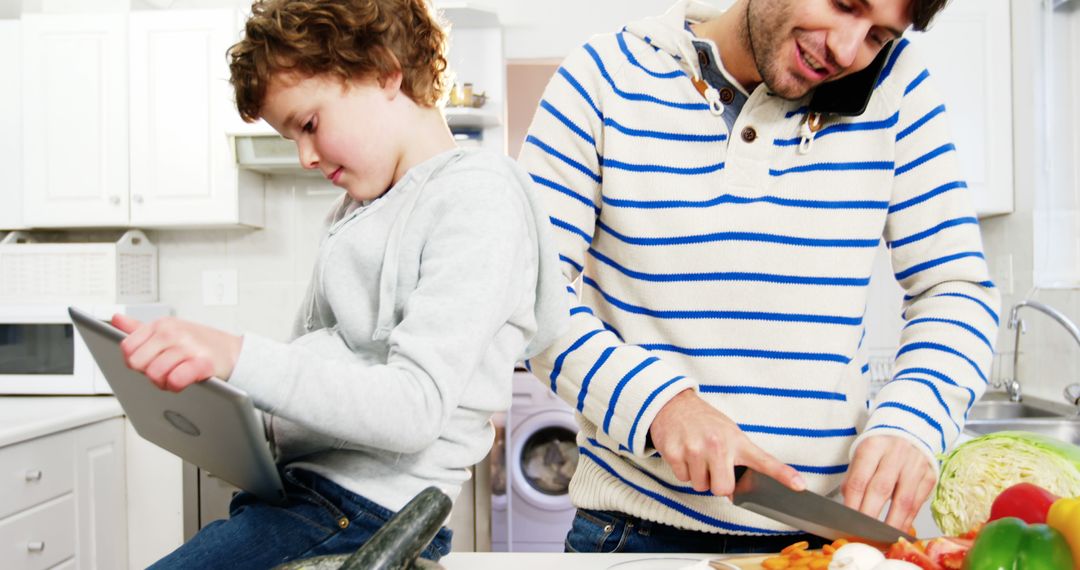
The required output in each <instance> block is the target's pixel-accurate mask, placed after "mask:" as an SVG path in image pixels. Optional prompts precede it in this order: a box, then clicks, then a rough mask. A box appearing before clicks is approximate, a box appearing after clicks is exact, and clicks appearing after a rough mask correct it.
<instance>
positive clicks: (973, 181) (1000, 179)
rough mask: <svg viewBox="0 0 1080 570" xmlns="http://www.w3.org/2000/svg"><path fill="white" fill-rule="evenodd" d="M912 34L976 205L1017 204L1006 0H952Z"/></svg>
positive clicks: (984, 210)
mask: <svg viewBox="0 0 1080 570" xmlns="http://www.w3.org/2000/svg"><path fill="white" fill-rule="evenodd" d="M908 35H909V37H910V38H911V40H912V42H914V43H915V44H917V45H918V46H919V47H920V51H921V52H922V55H923V57H924V60H925V62H926V65H927V67H928V68H929V70H930V73H931V74H932V75H933V77H934V79H935V80H936V81H937V85H938V87H939V89H940V90H941V92H942V95H943V96H944V98H945V108H946V109H947V111H948V116H949V121H950V123H951V124H952V132H953V137H954V139H955V142H956V148H957V149H958V151H959V153H960V162H961V165H962V166H963V168H964V176H965V177H966V179H967V183H968V187H969V188H970V189H971V194H972V198H973V200H974V203H975V211H976V213H977V214H978V215H979V216H980V217H982V216H991V215H997V214H1007V213H1009V212H1012V211H1013V125H1012V72H1011V69H1012V66H1011V64H1010V61H1012V46H1011V42H1010V37H1011V34H1010V25H1009V0H954V1H953V2H950V3H949V5H948V6H947V7H946V8H945V9H944V10H943V11H942V12H941V14H939V15H938V17H937V19H936V20H935V21H934V24H933V26H932V27H931V30H930V31H929V32H928V33H926V34H918V33H915V34H908Z"/></svg>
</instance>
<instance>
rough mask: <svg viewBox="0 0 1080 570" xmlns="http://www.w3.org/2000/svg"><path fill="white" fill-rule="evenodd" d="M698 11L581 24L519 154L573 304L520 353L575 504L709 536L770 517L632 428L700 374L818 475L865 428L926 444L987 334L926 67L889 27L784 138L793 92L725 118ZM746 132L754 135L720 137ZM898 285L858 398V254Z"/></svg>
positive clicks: (717, 400)
mask: <svg viewBox="0 0 1080 570" xmlns="http://www.w3.org/2000/svg"><path fill="white" fill-rule="evenodd" d="M712 15H715V14H714V13H713V12H711V9H710V8H707V7H705V6H703V5H700V4H696V3H680V4H678V5H676V6H675V7H674V8H673V9H672V10H671V11H670V12H669V13H668V14H666V15H664V16H662V17H660V18H652V19H648V20H645V21H642V22H638V23H635V24H631V25H630V26H628V27H627V28H626V29H625V30H624V31H622V32H619V33H616V34H610V35H606V36H599V37H596V38H594V39H593V40H591V41H590V42H589V43H588V44H587V45H586V46H585V47H584V48H583V49H581V50H579V51H578V52H576V53H574V54H572V55H571V56H570V57H569V58H568V59H567V60H566V61H565V62H564V64H563V65H562V67H561V68H560V69H559V70H558V72H557V73H556V74H555V76H554V77H553V79H552V81H551V83H550V84H549V86H548V88H547V90H546V91H545V94H544V97H543V101H542V103H541V105H540V108H539V109H538V111H537V114H536V117H535V119H534V122H533V125H532V127H531V128H530V131H529V136H528V138H527V142H526V144H525V146H524V147H523V149H522V157H521V160H522V161H523V163H524V165H525V166H526V168H527V169H528V170H529V172H530V173H531V174H532V177H533V179H534V181H536V183H537V184H538V186H539V187H540V191H541V195H542V197H543V198H545V199H546V201H547V204H548V209H549V212H550V214H551V219H552V223H553V224H554V226H555V227H556V231H555V233H556V238H557V239H558V241H559V244H560V248H559V249H560V252H561V259H562V261H563V264H564V273H565V274H566V276H567V278H568V281H570V282H571V283H572V284H573V286H572V287H570V288H568V294H569V295H572V296H573V297H574V303H575V305H576V308H575V309H574V310H572V311H571V313H572V318H571V322H572V325H571V328H570V330H569V332H568V333H567V334H566V335H565V336H564V337H563V338H562V339H560V341H558V342H556V343H555V344H554V345H553V346H552V347H551V348H550V349H549V350H548V351H546V352H545V353H544V354H542V355H540V356H538V357H536V358H534V359H533V360H532V361H531V362H530V365H531V368H532V370H533V371H534V373H536V374H537V375H538V376H539V377H541V378H542V379H544V380H545V381H546V382H549V383H550V384H551V387H552V389H553V390H554V391H555V392H556V393H557V394H558V395H559V396H561V397H562V398H563V399H564V400H565V401H567V402H568V403H569V404H570V405H571V406H573V407H574V408H575V409H576V410H578V412H579V413H580V418H579V419H580V421H581V424H582V431H581V434H580V436H579V444H580V446H581V450H582V459H581V463H580V467H579V470H578V473H577V474H576V475H575V477H574V480H573V482H572V484H571V494H572V496H573V498H574V502H575V504H577V505H579V506H583V507H589V508H601V509H612V510H619V511H622V512H626V513H630V514H633V515H636V516H640V517H642V518H646V519H649V520H655V521H659V522H663V523H666V524H671V525H675V526H680V527H684V528H691V529H697V530H703V531H710V532H735V533H775V532H786V531H788V530H789V529H787V528H786V527H783V526H781V525H778V524H777V523H775V522H773V521H770V520H768V519H765V518H763V517H759V516H757V515H754V514H752V513H749V512H746V511H742V510H740V509H736V508H734V507H732V506H731V505H730V503H728V502H727V501H726V500H723V499H719V498H716V497H713V496H711V495H709V494H707V493H698V492H694V491H693V490H692V489H690V488H689V487H688V486H687V485H686V484H685V483H684V482H681V481H678V480H677V479H676V478H675V477H674V475H673V474H672V472H671V470H670V468H668V467H667V465H666V464H665V463H664V462H663V460H662V458H660V457H658V456H657V455H656V453H655V450H654V449H651V448H648V447H646V441H645V438H646V435H647V432H648V426H649V425H650V423H651V421H652V419H653V417H654V416H655V414H656V412H657V411H658V410H659V409H660V407H662V406H663V404H664V403H666V402H667V401H668V399H670V398H671V397H672V396H674V395H675V394H676V393H678V392H679V391H682V390H684V389H687V388H693V389H696V390H697V391H698V392H699V393H700V394H701V396H702V397H703V398H704V399H706V400H707V401H708V402H710V403H711V404H713V405H715V406H716V407H717V408H718V409H720V410H721V411H723V412H724V413H725V414H727V415H728V416H730V417H731V418H732V419H733V420H734V421H736V422H737V423H738V424H739V425H740V426H741V427H742V429H743V430H744V431H745V432H747V434H748V435H749V437H750V438H751V439H753V440H754V441H755V442H756V443H758V444H759V445H761V446H762V447H764V448H765V449H766V450H767V451H769V452H770V453H773V454H774V455H776V456H777V457H778V458H779V459H781V460H782V461H785V462H787V463H788V464H790V465H792V466H794V467H795V468H796V469H797V470H799V471H800V472H801V473H802V474H803V475H804V477H805V478H806V479H807V482H808V484H809V485H810V487H811V488H813V489H815V490H817V491H820V492H825V493H827V492H831V491H833V490H835V488H836V487H837V486H838V484H839V483H840V481H841V480H842V478H843V475H844V473H845V472H846V469H847V464H848V461H849V458H850V452H851V450H852V449H853V447H854V445H856V444H857V442H858V441H859V440H860V438H861V437H865V436H869V435H873V434H890V435H899V436H901V437H904V438H907V439H909V440H911V441H912V442H913V443H914V444H915V445H916V446H917V447H919V448H920V449H922V450H923V451H925V452H926V454H927V455H928V456H929V457H931V458H933V457H934V456H935V455H936V454H938V453H941V452H942V451H943V450H944V449H945V448H946V447H947V445H948V444H949V443H950V442H951V441H952V440H953V439H954V438H955V437H956V436H957V435H958V433H959V431H960V429H961V427H962V426H963V423H964V420H965V417H966V412H967V410H968V409H969V408H970V405H971V403H972V402H973V401H974V400H975V399H976V398H977V397H978V396H979V395H980V394H981V393H982V392H983V390H984V389H985V383H986V376H987V373H988V371H989V367H990V361H991V357H992V344H991V342H990V340H988V339H992V338H994V336H995V331H996V327H997V326H998V317H997V314H996V310H997V307H998V295H997V292H996V291H995V290H994V289H993V285H992V284H991V283H990V280H989V277H988V273H987V269H986V264H985V260H984V259H983V254H982V246H981V241H980V237H979V233H978V224H977V222H976V220H975V218H974V215H973V214H972V207H971V199H970V196H969V195H968V191H967V186H966V184H964V182H963V178H962V176H961V175H960V173H959V165H958V161H957V158H956V152H955V150H956V149H955V147H954V146H953V145H952V143H951V142H950V139H949V136H948V125H947V123H946V119H945V115H944V107H943V106H942V104H941V99H940V97H939V96H937V95H936V93H935V92H934V91H933V85H932V78H930V77H929V76H928V73H927V72H926V70H925V68H924V67H923V66H922V65H921V64H919V63H918V61H917V60H916V57H915V56H914V55H913V54H912V51H913V49H912V48H911V46H910V45H909V44H908V43H907V42H901V44H900V46H898V48H897V49H896V50H895V52H894V56H893V57H892V59H891V60H890V61H889V62H888V64H887V66H886V68H885V70H884V71H883V73H882V79H881V81H880V83H879V85H878V88H877V90H876V92H875V95H874V97H873V98H872V100H871V102H870V104H869V106H868V109H867V111H866V113H864V114H863V115H862V116H860V117H854V118H845V119H838V120H829V121H826V123H825V125H824V127H823V128H822V129H821V130H820V131H819V132H817V133H816V137H815V139H814V141H813V145H812V147H811V150H810V152H809V153H807V154H800V153H799V152H798V141H799V138H798V137H799V126H800V124H801V122H802V121H803V120H804V119H805V115H806V108H805V106H804V105H805V100H804V101H785V100H782V99H779V98H776V97H772V96H770V95H768V94H767V92H766V89H765V88H764V87H759V88H758V89H756V90H755V91H754V92H753V93H751V96H750V98H749V100H748V101H747V102H746V104H745V106H744V108H743V110H742V112H741V113H740V115H739V117H738V119H737V120H736V122H735V126H734V128H733V129H732V130H731V132H732V133H734V135H731V133H729V132H728V129H727V126H726V125H725V123H724V121H723V119H722V118H721V117H719V116H716V115H713V114H712V113H711V112H710V110H709V109H708V106H707V105H706V104H705V101H704V99H703V98H702V97H701V96H700V95H699V94H698V92H697V91H696V89H695V88H694V86H693V84H692V83H691V81H690V78H689V75H692V74H694V73H696V70H694V69H692V68H690V67H687V66H686V65H687V61H690V60H692V58H687V57H685V56H683V55H682V54H684V53H686V54H693V53H694V52H693V49H692V45H691V43H690V42H691V37H690V35H689V34H687V33H686V32H685V31H684V30H683V29H682V22H684V21H685V20H686V19H691V20H700V19H705V18H708V17H711V16H712ZM746 128H752V129H753V130H754V131H755V133H756V135H757V136H756V138H755V139H754V140H753V142H746V141H745V140H744V138H743V137H742V136H740V133H741V132H742V131H743V130H744V129H746ZM882 241H884V242H885V244H886V245H888V246H889V247H890V252H891V255H892V262H893V267H894V270H895V274H896V277H897V279H898V280H899V282H900V284H901V285H902V286H903V287H904V288H905V290H906V292H907V297H906V299H905V316H906V319H907V326H906V327H905V329H904V331H903V336H902V339H901V348H900V350H899V351H898V354H897V362H896V368H895V373H894V380H893V381H892V382H891V383H889V384H888V385H887V386H886V387H885V388H884V389H882V391H881V392H880V394H879V397H878V399H877V400H876V401H875V402H874V403H873V405H872V406H871V407H870V409H869V410H868V409H867V404H866V400H867V393H868V379H869V375H868V374H867V366H866V354H865V351H864V349H863V348H862V339H863V336H864V334H865V330H864V324H863V315H864V313H865V305H866V293H867V291H866V290H867V286H868V284H869V276H870V273H871V266H872V262H873V259H874V255H875V252H876V248H877V247H878V245H879V244H880V243H881V242H882Z"/></svg>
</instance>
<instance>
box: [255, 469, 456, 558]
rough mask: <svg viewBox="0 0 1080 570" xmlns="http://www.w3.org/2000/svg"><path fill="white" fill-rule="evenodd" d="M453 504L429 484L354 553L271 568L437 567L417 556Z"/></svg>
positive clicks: (436, 530)
mask: <svg viewBox="0 0 1080 570" xmlns="http://www.w3.org/2000/svg"><path fill="white" fill-rule="evenodd" d="M452 506H453V503H451V501H450V497H447V496H446V495H445V494H444V493H443V492H442V491H440V490H439V489H437V488H435V487H428V488H427V489H424V490H423V491H420V493H419V494H418V495H416V496H415V497H413V498H412V500H411V501H409V502H408V503H406V504H405V506H404V507H402V508H401V510H400V511H398V512H397V514H395V515H394V516H392V517H390V520H388V521H386V524H385V525H383V527H382V528H380V529H379V530H378V531H377V532H376V533H375V534H373V535H372V536H371V539H369V540H368V541H367V542H366V543H365V544H364V545H363V546H361V547H360V548H359V549H358V550H357V551H356V552H354V553H353V554H351V555H350V554H332V555H327V556H316V557H314V558H306V559H304V560H294V561H292V562H286V563H285V564H282V565H280V566H277V567H275V569H274V570H338V569H340V570H436V569H439V568H442V566H441V565H439V564H438V563H436V562H432V561H430V560H425V559H423V558H420V553H421V552H423V551H424V548H426V547H427V545H428V544H429V543H430V542H431V539H433V538H435V535H436V534H437V533H438V532H439V529H440V528H441V527H442V523H443V521H445V520H446V517H447V516H449V515H450V508H451V507H452Z"/></svg>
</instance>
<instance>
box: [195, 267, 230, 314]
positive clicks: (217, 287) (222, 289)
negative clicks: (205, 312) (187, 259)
mask: <svg viewBox="0 0 1080 570" xmlns="http://www.w3.org/2000/svg"><path fill="white" fill-rule="evenodd" d="M202 291H203V305H206V306H207V307H223V306H232V305H235V304H236V270H235V269H220V270H214V271H203V272H202Z"/></svg>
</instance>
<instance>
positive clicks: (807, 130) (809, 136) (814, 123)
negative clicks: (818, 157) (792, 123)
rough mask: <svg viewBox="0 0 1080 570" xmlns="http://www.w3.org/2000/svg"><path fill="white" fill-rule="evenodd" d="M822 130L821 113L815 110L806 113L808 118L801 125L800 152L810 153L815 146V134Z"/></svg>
mask: <svg viewBox="0 0 1080 570" xmlns="http://www.w3.org/2000/svg"><path fill="white" fill-rule="evenodd" d="M819 130H821V113H815V112H813V111H811V112H808V113H807V114H806V119H805V120H804V121H803V122H802V124H801V125H799V154H809V153H810V147H812V146H814V135H815V134H817V132H818V131H819Z"/></svg>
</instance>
